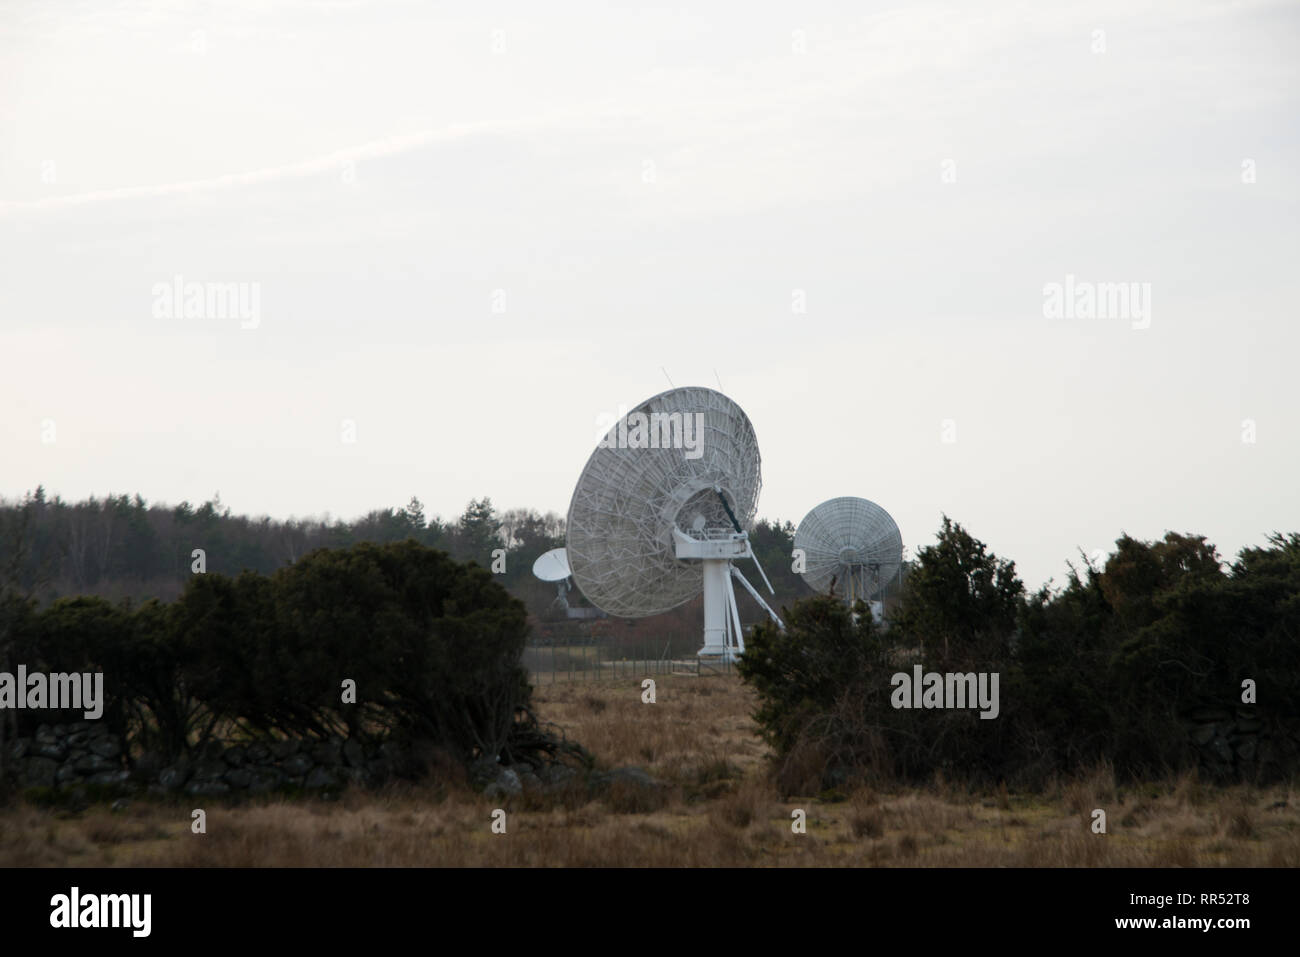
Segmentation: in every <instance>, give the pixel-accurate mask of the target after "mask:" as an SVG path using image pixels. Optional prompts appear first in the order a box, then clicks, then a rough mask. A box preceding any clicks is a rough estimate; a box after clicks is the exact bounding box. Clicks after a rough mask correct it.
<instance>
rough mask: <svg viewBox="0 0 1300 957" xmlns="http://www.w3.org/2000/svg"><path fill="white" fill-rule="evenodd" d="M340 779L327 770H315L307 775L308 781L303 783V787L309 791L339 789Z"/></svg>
mask: <svg viewBox="0 0 1300 957" xmlns="http://www.w3.org/2000/svg"><path fill="white" fill-rule="evenodd" d="M338 786H339V782H338V779H337V778H336V777H334V775H333V774H331V773H330V772H329V770H328V769H326V768H313V769H312V771H311V773H310V774H308V775H307V780H306V781H304V782H303V787H305V788H307V789H308V790H309V791H318V790H323V789H325V788H337V787H338Z"/></svg>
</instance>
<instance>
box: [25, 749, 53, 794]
mask: <svg viewBox="0 0 1300 957" xmlns="http://www.w3.org/2000/svg"><path fill="white" fill-rule="evenodd" d="M58 770H59V763H58V762H57V761H55V760H54V759H53V758H42V757H30V758H28V759H27V760H25V761H24V762H23V765H22V782H23V784H24V785H26V786H27V787H31V788H52V787H54V775H55V773H56V772H57V771H58Z"/></svg>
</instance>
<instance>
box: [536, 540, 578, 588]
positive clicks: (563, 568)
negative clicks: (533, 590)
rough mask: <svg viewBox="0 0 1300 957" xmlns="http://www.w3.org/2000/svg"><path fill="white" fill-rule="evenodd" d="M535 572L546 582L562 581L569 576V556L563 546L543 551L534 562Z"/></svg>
mask: <svg viewBox="0 0 1300 957" xmlns="http://www.w3.org/2000/svg"><path fill="white" fill-rule="evenodd" d="M533 574H534V575H536V576H537V577H538V578H540V579H541V580H542V581H544V582H562V581H564V579H566V578H568V577H569V575H570V574H572V573H571V572H570V571H569V558H568V555H567V554H566V552H565V550H564V549H563V548H552V549H551V550H550V551H549V552H543V553H542V554H541V555H538V556H537V561H535V562H533Z"/></svg>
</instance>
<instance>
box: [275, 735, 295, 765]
mask: <svg viewBox="0 0 1300 957" xmlns="http://www.w3.org/2000/svg"><path fill="white" fill-rule="evenodd" d="M297 753H298V741H297V739H295V738H287V739H286V740H284V741H272V742H271V754H273V755H274V756H275V758H276V760H279V761H283V760H284V759H285V758H287V757H290V756H291V755H294V754H297Z"/></svg>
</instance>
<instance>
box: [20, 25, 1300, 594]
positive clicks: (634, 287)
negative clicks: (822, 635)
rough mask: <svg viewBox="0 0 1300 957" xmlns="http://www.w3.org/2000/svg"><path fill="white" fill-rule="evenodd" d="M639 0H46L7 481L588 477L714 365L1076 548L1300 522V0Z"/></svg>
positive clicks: (940, 511) (357, 489)
mask: <svg viewBox="0 0 1300 957" xmlns="http://www.w3.org/2000/svg"><path fill="white" fill-rule="evenodd" d="M614 6H616V5H609V4H600V3H563V2H556V3H553V4H545V5H541V6H539V5H537V4H526V3H505V2H488V3H481V4H438V5H434V4H428V3H417V2H409V3H408V2H374V3H366V2H355V3H352V2H335V3H330V2H308V0H283V2H281V0H260V2H255V0H243V2H223V3H191V2H172V3H155V4H144V3H114V2H98V3H71V2H57V0H54V2H46V0H42V2H29V0H10V2H7V3H6V4H4V6H3V7H0V496H4V497H7V498H10V499H12V498H15V497H18V496H21V495H22V494H23V493H24V492H25V491H27V490H31V489H34V488H35V487H36V486H37V485H44V486H45V488H46V490H47V493H48V494H50V495H54V494H59V495H61V496H63V497H64V498H65V499H70V500H76V499H81V498H84V497H86V496H90V495H96V496H103V495H105V494H108V493H113V494H121V493H125V494H135V493H139V494H141V495H143V496H144V497H145V498H146V499H147V500H148V501H150V502H166V503H177V502H180V501H182V500H189V501H191V502H193V503H198V502H201V501H204V500H206V499H209V498H211V497H212V496H213V495H214V494H218V493H219V494H220V498H221V501H222V502H223V503H224V504H225V505H226V506H228V507H229V508H230V509H231V510H232V511H233V512H235V513H243V514H251V515H271V516H274V517H276V518H288V517H291V516H294V517H306V516H322V515H330V516H333V517H339V518H353V517H357V516H359V515H362V514H364V513H366V512H368V511H370V510H372V509H375V508H382V507H388V506H401V505H403V504H405V503H406V502H407V501H408V500H409V499H410V498H411V496H413V495H415V496H418V497H419V498H420V499H421V500H422V501H423V502H424V504H425V507H426V511H428V512H429V513H431V514H433V513H436V514H440V515H442V516H444V517H454V516H456V515H459V514H460V512H461V511H462V510H463V509H464V508H465V506H466V504H467V503H468V502H469V501H470V500H471V499H472V498H479V497H482V496H489V497H490V498H491V499H492V501H493V503H494V504H495V505H496V506H497V507H498V508H513V507H530V508H535V509H538V510H541V511H550V510H553V511H556V512H559V513H561V514H563V513H564V512H566V511H567V509H568V504H569V499H570V496H571V494H572V490H573V484H574V482H575V480H576V479H577V477H578V475H579V473H580V472H581V471H582V467H583V465H584V463H585V462H586V459H587V457H588V456H589V455H590V453H591V451H592V449H593V447H594V445H595V441H596V429H597V423H598V422H599V421H601V420H602V416H608V415H610V414H612V413H614V412H616V411H617V410H618V409H619V408H620V406H623V407H630V406H634V405H635V404H636V403H637V402H639V401H641V400H643V399H645V398H648V397H649V396H651V395H654V394H656V393H658V392H661V391H663V390H665V389H667V388H669V387H670V385H675V386H685V385H700V386H707V387H710V388H715V389H720V390H721V391H723V392H725V393H726V394H727V395H729V396H730V397H731V398H733V399H734V400H735V401H736V402H738V403H739V404H740V405H741V406H742V407H743V408H744V409H745V411H746V413H747V414H748V415H749V417H750V420H751V422H752V423H753V426H754V429H755V432H756V434H757V437H758V442H759V446H760V449H761V452H762V468H763V490H762V494H761V496H760V499H759V508H758V512H759V515H760V516H765V517H768V518H779V519H782V520H790V521H793V522H794V523H796V524H797V523H798V522H799V520H800V518H802V516H803V515H804V514H805V513H807V512H808V511H809V510H810V509H812V508H813V507H814V506H815V505H817V504H818V503H819V502H822V501H824V500H825V499H828V498H832V497H836V496H841V495H856V496H861V497H864V498H868V499H871V500H872V501H874V502H877V503H879V504H880V505H882V506H883V507H885V508H886V509H887V510H888V511H889V512H890V513H891V514H892V515H893V517H894V518H895V520H896V521H897V523H898V525H899V527H900V530H901V532H902V536H903V541H904V544H905V546H906V547H907V549H908V552H909V554H914V553H915V550H916V549H917V548H919V547H922V546H924V545H926V544H928V543H930V542H933V540H934V535H935V532H936V531H937V529H938V528H939V526H940V523H941V517H942V515H944V514H947V515H948V516H950V517H951V518H952V519H954V520H955V521H958V522H960V523H961V524H963V525H964V526H965V527H966V528H967V530H968V531H970V532H971V533H972V534H973V535H975V536H976V537H977V538H979V539H981V540H982V541H984V542H986V543H987V544H988V545H989V547H990V548H991V549H992V550H993V551H994V552H996V553H997V554H998V555H999V556H1002V557H1006V558H1011V559H1013V560H1015V562H1016V564H1017V568H1018V570H1019V572H1020V574H1021V576H1022V578H1023V579H1024V580H1025V582H1026V584H1027V585H1028V586H1030V587H1031V588H1037V587H1039V586H1040V585H1042V584H1044V583H1045V582H1047V581H1048V580H1049V579H1051V580H1053V581H1054V583H1055V584H1057V585H1059V584H1060V583H1061V581H1062V579H1063V577H1064V575H1065V574H1066V571H1067V566H1066V563H1067V562H1068V561H1074V562H1075V563H1076V564H1077V563H1078V562H1079V559H1080V552H1082V553H1083V554H1087V555H1102V554H1104V553H1105V552H1107V551H1109V550H1110V549H1111V548H1113V544H1114V540H1115V539H1116V538H1117V537H1118V536H1119V535H1120V534H1121V533H1125V532H1127V533H1128V534H1130V535H1133V536H1135V537H1138V538H1146V539H1152V538H1159V537H1161V536H1162V535H1163V534H1164V533H1165V531H1166V530H1173V531H1179V532H1191V533H1196V534H1203V535H1206V536H1207V537H1208V538H1209V540H1210V541H1211V542H1213V543H1215V544H1216V545H1217V546H1218V547H1219V549H1220V551H1221V552H1222V553H1223V554H1224V555H1225V557H1231V556H1232V555H1234V554H1235V553H1236V551H1237V550H1239V549H1240V548H1242V547H1243V546H1249V545H1258V544H1262V543H1263V542H1264V541H1265V536H1266V535H1267V534H1268V533H1269V532H1272V531H1293V530H1300V495H1298V494H1297V491H1296V489H1297V486H1298V485H1300V482H1298V481H1297V477H1298V476H1300V382H1298V381H1297V378H1296V357H1297V355H1300V322H1298V320H1300V310H1298V309H1297V303H1300V268H1297V261H1298V260H1300V241H1298V240H1300V209H1298V208H1297V206H1298V204H1297V197H1298V193H1297V185H1298V183H1300V142H1298V137H1297V132H1300V123H1298V118H1300V95H1298V94H1300V83H1298V82H1297V78H1298V74H1300V56H1297V53H1300V49H1298V44H1297V40H1298V39H1300V6H1297V5H1295V4H1293V3H1291V4H1288V3H1275V2H1268V0H1245V2H1233V3H1229V2H1205V0H1179V2H1172V0H1171V2H1144V0H1124V2H1111V0H1102V2H1098V3H1090V4H1087V5H1080V4H1071V3H1051V2H1023V3H1022V2H1015V3H1011V2H991V3H982V4H978V5H977V4H970V3H952V4H928V3H908V4H905V5H904V4H871V3H861V2H858V3H819V2H815V0H814V2H800V3H727V4H722V3H696V4H684V5H681V6H668V5H664V6H659V5H655V6H651V5H647V4H638V5H637V6H638V9H636V10H623V9H610V7H614ZM177 288H179V289H180V290H181V293H182V295H181V297H180V300H179V301H177V299H176V297H175V296H174V295H173V293H172V290H175V289H177ZM227 288H229V289H230V290H233V291H234V293H235V295H234V298H233V300H232V305H231V308H229V309H224V308H223V303H222V302H221V301H220V298H219V295H220V293H221V292H222V291H224V290H225V289H227ZM1121 288H1122V290H1123V292H1124V293H1126V295H1125V296H1124V298H1123V299H1121V298H1120V297H1119V294H1118V292H1117V290H1120V289H1121ZM193 289H197V290H198V295H197V297H193V296H191V293H190V291H189V290H193ZM1094 293H1096V296H1095V300H1094V302H1095V305H1094V308H1092V309H1091V310H1090V309H1089V308H1088V307H1087V305H1086V302H1087V300H1089V299H1093V294H1094ZM1054 296H1055V297H1056V302H1057V304H1058V306H1059V304H1060V302H1061V297H1062V296H1065V297H1066V298H1067V299H1068V300H1069V303H1068V306H1067V307H1066V308H1064V309H1062V308H1054V307H1053V305H1052V301H1053V297H1054ZM187 300H189V301H188V302H187ZM237 307H242V310H241V308H237Z"/></svg>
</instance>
